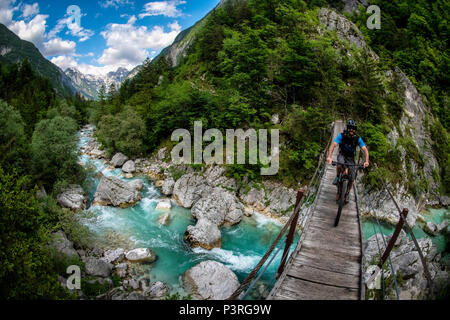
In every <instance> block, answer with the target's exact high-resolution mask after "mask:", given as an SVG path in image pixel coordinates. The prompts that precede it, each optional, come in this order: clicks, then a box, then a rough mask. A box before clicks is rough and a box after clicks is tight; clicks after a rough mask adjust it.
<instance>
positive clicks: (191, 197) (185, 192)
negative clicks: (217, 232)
mask: <svg viewBox="0 0 450 320" xmlns="http://www.w3.org/2000/svg"><path fill="white" fill-rule="evenodd" d="M201 186H205V184H204V181H203V178H202V177H201V176H199V175H196V174H193V173H189V174H185V175H183V176H181V178H179V179H178V180H177V181H176V182H175V185H174V186H173V198H174V199H175V200H176V201H177V202H178V203H179V204H180V205H181V206H182V207H184V208H191V207H192V205H193V204H194V203H195V202H196V201H197V200H198V199H199V198H200V195H201V191H202V189H201Z"/></svg>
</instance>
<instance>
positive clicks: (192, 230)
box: [184, 218, 222, 250]
mask: <svg viewBox="0 0 450 320" xmlns="http://www.w3.org/2000/svg"><path fill="white" fill-rule="evenodd" d="M184 240H185V241H187V242H189V244H190V245H191V246H192V247H194V248H195V247H202V248H204V249H207V250H211V249H213V248H220V247H221V246H222V235H221V233H220V230H219V228H218V227H217V225H216V224H215V223H213V222H211V221H209V220H208V219H205V218H203V219H199V220H198V221H197V224H196V225H195V226H188V227H187V230H186V232H185V234H184Z"/></svg>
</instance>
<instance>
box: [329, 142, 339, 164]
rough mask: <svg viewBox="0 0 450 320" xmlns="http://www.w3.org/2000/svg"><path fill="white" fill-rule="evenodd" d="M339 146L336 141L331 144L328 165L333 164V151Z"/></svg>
mask: <svg viewBox="0 0 450 320" xmlns="http://www.w3.org/2000/svg"><path fill="white" fill-rule="evenodd" d="M337 145H338V144H337V143H336V142H335V141H333V143H332V144H331V146H330V150H328V159H327V160H328V163H329V164H331V162H332V161H333V160H332V159H331V157H332V156H333V151H334V148H336V146H337Z"/></svg>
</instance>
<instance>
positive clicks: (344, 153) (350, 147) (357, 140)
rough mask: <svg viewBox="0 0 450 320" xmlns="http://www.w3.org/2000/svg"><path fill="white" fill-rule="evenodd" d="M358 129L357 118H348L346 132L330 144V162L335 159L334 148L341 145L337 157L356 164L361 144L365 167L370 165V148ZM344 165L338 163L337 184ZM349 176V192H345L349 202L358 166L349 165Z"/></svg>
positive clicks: (335, 183)
mask: <svg viewBox="0 0 450 320" xmlns="http://www.w3.org/2000/svg"><path fill="white" fill-rule="evenodd" d="M357 129H358V127H357V125H356V122H355V120H352V119H350V120H348V121H347V128H346V129H345V130H344V132H342V133H340V134H339V135H338V136H337V137H336V139H335V140H334V142H333V143H332V144H331V146H330V150H329V151H328V159H327V161H328V163H329V164H331V163H332V162H333V160H332V159H331V156H332V155H333V150H334V148H335V147H336V146H337V145H339V155H338V157H337V161H338V162H342V163H344V162H345V163H348V164H355V153H356V146H357V145H359V147H360V148H361V150H363V151H364V155H365V161H364V168H367V167H368V166H369V150H368V149H367V147H366V145H365V144H364V141H363V140H362V139H361V137H359V136H358V135H357V134H356V130H357ZM342 169H343V168H342V165H338V166H337V168H336V178H335V179H334V181H333V184H334V185H337V184H338V183H339V174H340V173H341V171H342ZM348 173H349V174H348V177H349V183H348V187H347V192H346V194H345V202H348V201H349V200H350V191H351V190H352V186H353V181H354V180H355V175H356V167H355V166H349V167H348ZM339 197H340V195H339V193H338V194H337V196H336V200H339Z"/></svg>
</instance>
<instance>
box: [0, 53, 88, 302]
mask: <svg viewBox="0 0 450 320" xmlns="http://www.w3.org/2000/svg"><path fill="white" fill-rule="evenodd" d="M0 88H1V90H0V126H1V129H0V154H1V155H0V212H1V215H0V229H1V233H0V256H1V257H0V259H1V261H2V263H1V264H0V288H1V289H0V297H1V298H3V299H72V298H75V296H76V295H74V294H69V293H68V292H67V291H66V290H65V289H63V287H61V285H60V283H59V281H58V275H66V267H67V265H68V263H69V264H81V261H65V260H64V259H61V258H60V257H57V256H55V255H54V253H53V252H51V251H50V250H49V247H48V242H49V240H50V239H51V237H50V233H51V232H53V231H55V230H58V229H63V230H64V231H65V232H66V233H67V235H68V236H69V238H70V239H71V240H76V241H79V242H78V243H80V244H81V245H83V244H88V239H89V238H88V232H87V230H84V229H83V228H82V227H80V225H79V224H78V223H77V221H76V220H75V219H74V217H73V214H72V213H71V212H69V211H68V210H63V209H61V208H60V207H59V205H57V203H56V200H55V198H56V196H57V194H58V191H59V189H60V188H61V187H62V186H65V185H67V184H68V183H79V184H82V182H83V181H84V178H85V177H86V173H85V171H84V169H83V168H82V167H81V166H80V165H79V164H78V163H77V150H76V132H77V130H78V128H79V126H80V125H82V124H85V123H86V120H87V116H88V114H89V109H90V102H87V101H85V100H84V99H82V98H81V97H80V96H73V97H68V98H64V99H62V98H59V97H58V96H57V95H56V93H55V91H54V89H53V88H52V85H51V83H50V82H49V80H47V79H45V78H42V77H41V76H39V75H38V74H37V73H35V72H34V71H33V70H32V65H31V64H30V63H29V62H28V61H27V60H24V61H23V62H21V63H17V64H11V65H3V64H0ZM37 186H44V187H45V189H46V190H47V191H48V192H49V193H50V195H49V196H47V197H44V198H41V199H39V201H38V200H37V199H36V198H35V194H36V191H37V189H38V188H37ZM83 240H84V242H83Z"/></svg>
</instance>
